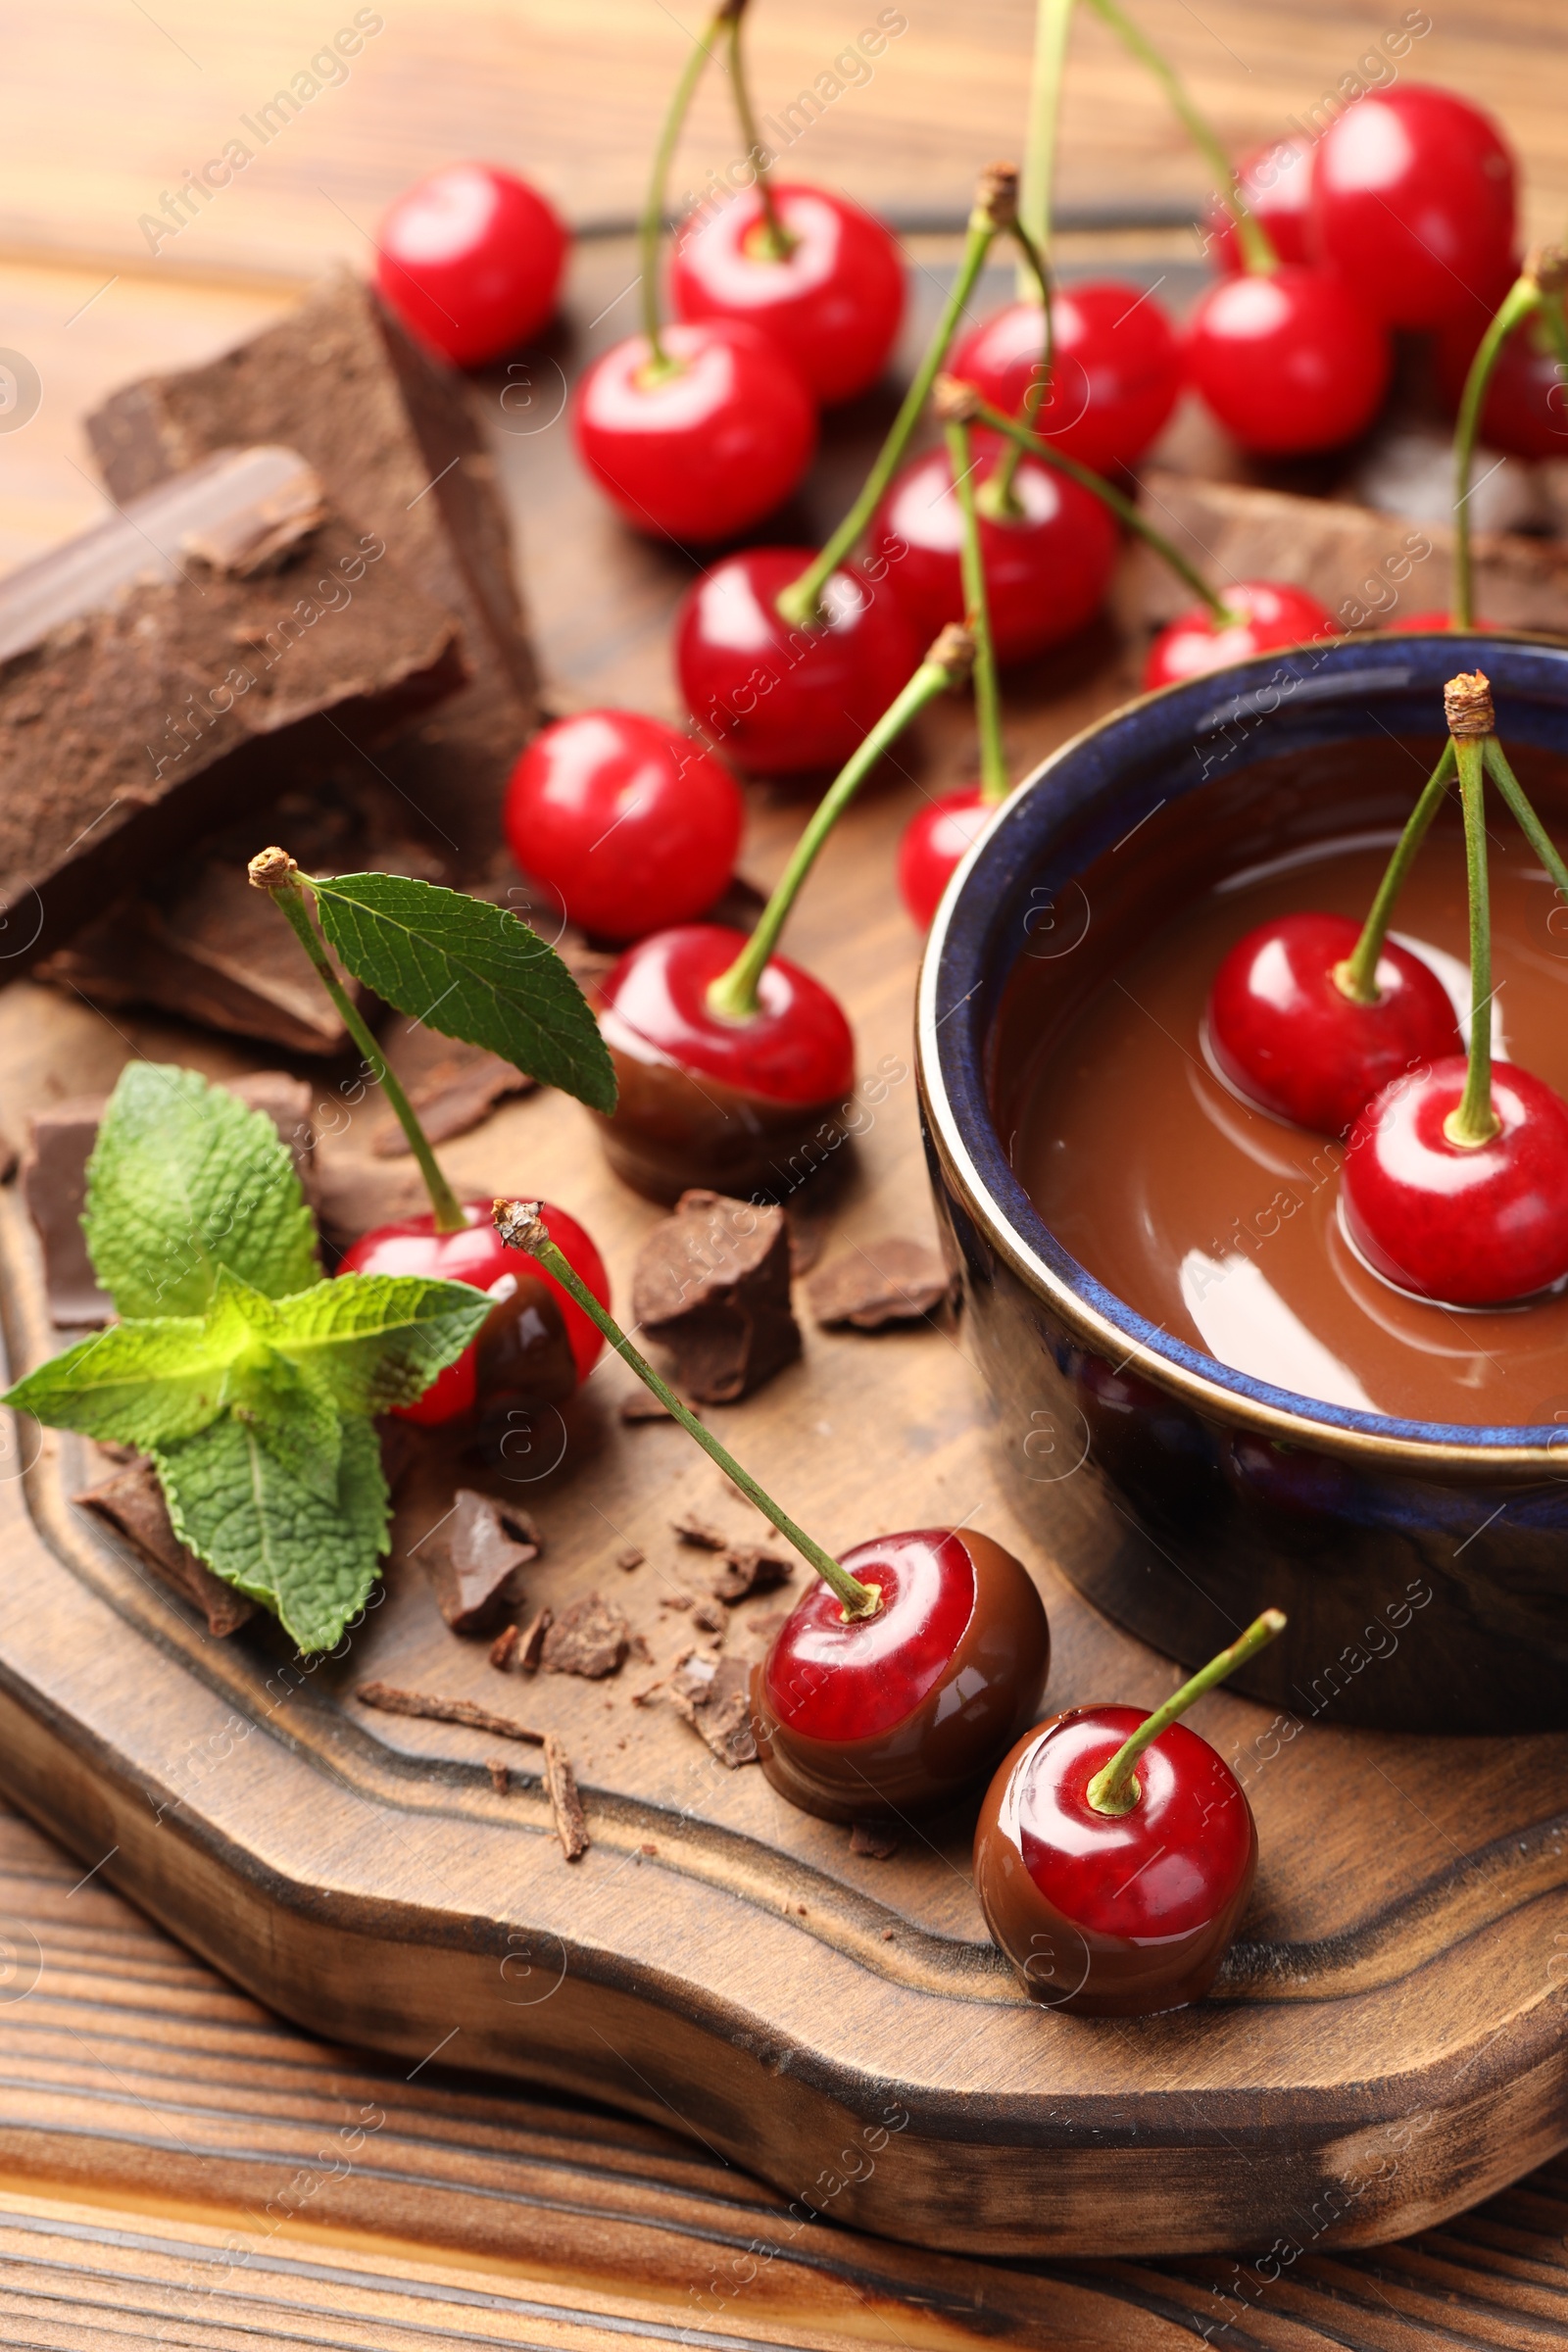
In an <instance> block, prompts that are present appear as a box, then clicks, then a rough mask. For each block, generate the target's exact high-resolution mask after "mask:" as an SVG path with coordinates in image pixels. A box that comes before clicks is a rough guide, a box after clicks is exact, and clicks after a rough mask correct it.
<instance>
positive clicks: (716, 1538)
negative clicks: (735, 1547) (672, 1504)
mask: <svg viewBox="0 0 1568 2352" xmlns="http://www.w3.org/2000/svg"><path fill="white" fill-rule="evenodd" d="M669 1524H670V1526H671V1527H672V1528H673V1529H674V1531H675V1533H676V1535H677V1536H678V1537H679V1539H680V1541H681V1542H682V1543H683V1544H696V1545H697V1547H698V1549H699V1550H701V1551H728V1549H729V1538H728V1536H726V1535H725V1533H724V1530H723V1529H722V1528H721V1527H715V1526H714V1525H713V1523H712V1521H711V1519H700V1518H699V1517H698V1515H697V1513H696V1512H695V1511H686V1512H684V1513H683V1514H682V1516H681V1517H680V1518H679V1519H672V1520H671V1521H670V1523H669Z"/></svg>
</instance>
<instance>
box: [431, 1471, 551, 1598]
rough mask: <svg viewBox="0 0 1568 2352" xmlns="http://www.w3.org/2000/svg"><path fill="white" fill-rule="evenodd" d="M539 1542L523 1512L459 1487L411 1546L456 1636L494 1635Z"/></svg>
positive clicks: (517, 1595)
mask: <svg viewBox="0 0 1568 2352" xmlns="http://www.w3.org/2000/svg"><path fill="white" fill-rule="evenodd" d="M543 1541H544V1539H543V1538H542V1537H541V1535H540V1533H539V1530H538V1528H537V1527H535V1525H534V1523H533V1521H532V1520H531V1519H530V1518H529V1517H528V1514H527V1512H526V1511H519V1510H515V1509H514V1508H513V1507H512V1505H511V1504H502V1503H498V1502H495V1501H493V1500H492V1499H491V1497H490V1496H489V1495H480V1494H478V1493H476V1492H475V1490H474V1489H473V1488H472V1487H460V1488H459V1489H458V1492H457V1495H456V1496H455V1498H454V1501H453V1508H452V1510H451V1512H450V1513H449V1515H448V1516H447V1517H446V1518H445V1519H444V1520H442V1521H441V1522H440V1523H439V1525H437V1526H436V1527H433V1528H432V1529H431V1530H430V1533H429V1534H428V1535H427V1536H425V1537H424V1538H423V1539H422V1540H421V1541H420V1542H419V1543H417V1544H415V1546H414V1556H415V1557H416V1558H417V1559H420V1560H422V1562H423V1564H424V1566H425V1567H426V1569H427V1570H428V1572H429V1575H430V1581H431V1583H432V1584H433V1585H434V1587H435V1596H436V1601H437V1603H438V1605H439V1607H440V1610H441V1614H442V1616H443V1617H444V1618H445V1619H446V1621H447V1623H448V1625H450V1626H451V1628H452V1631H453V1632H454V1633H455V1634H493V1633H494V1632H495V1630H496V1628H497V1626H498V1625H499V1624H500V1622H501V1620H502V1619H503V1618H504V1617H505V1616H506V1615H507V1614H508V1612H509V1611H510V1610H512V1609H515V1607H516V1606H517V1603H518V1602H519V1601H520V1600H521V1598H522V1590H521V1583H520V1573H521V1571H522V1569H523V1568H525V1567H526V1566H527V1564H528V1562H529V1561H530V1560H536V1559H537V1558H538V1557H539V1553H540V1550H541V1548H542V1545H543Z"/></svg>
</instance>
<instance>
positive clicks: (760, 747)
mask: <svg viewBox="0 0 1568 2352" xmlns="http://www.w3.org/2000/svg"><path fill="white" fill-rule="evenodd" d="M814 553H815V550H814V549H813V548H806V547H749V548H746V549H745V550H743V551H742V552H741V553H740V554H738V555H733V556H726V557H725V558H724V560H723V562H722V563H721V564H714V566H713V568H712V570H711V571H708V572H705V573H704V574H703V576H702V578H701V579H700V580H695V581H693V583H692V585H691V587H690V588H688V589H687V591H686V594H685V595H684V597H682V599H681V603H680V610H679V612H678V613H677V614H676V616H675V669H676V673H677V675H678V677H679V679H680V690H681V694H682V697H683V698H684V700H685V704H686V708H687V710H688V711H690V712H691V714H692V716H693V718H695V719H696V721H697V723H698V725H699V726H700V727H702V729H703V730H704V732H705V733H706V734H708V735H710V736H712V737H716V738H717V739H718V740H719V741H721V742H722V743H723V744H724V745H725V746H726V748H727V749H728V750H729V751H730V753H731V754H732V755H733V757H734V758H735V759H736V760H738V761H739V762H740V764H741V765H742V766H743V767H744V768H746V769H748V770H749V771H750V772H751V773H752V774H753V775H759V776H796V775H806V774H810V773H813V772H815V771H817V770H820V769H823V768H834V769H836V768H840V767H842V766H843V765H844V762H845V760H847V759H848V758H849V756H850V754H851V753H852V752H853V751H854V749H855V747H856V745H857V744H858V742H859V741H860V739H861V737H862V736H863V735H864V734H865V733H866V731H867V730H868V728H870V727H871V726H872V725H873V724H874V722H875V721H876V720H877V719H879V718H880V717H881V715H882V713H883V711H885V710H886V709H887V707H888V705H889V704H890V703H891V702H892V701H893V700H894V699H895V697H896V696H897V695H898V693H899V691H900V689H901V688H902V687H903V686H905V685H906V684H907V682H908V680H909V678H910V677H911V676H912V675H913V673H914V669H915V666H916V664H917V662H919V659H920V652H921V648H920V643H919V640H918V639H917V638H916V636H915V633H914V630H913V628H912V627H911V626H910V623H909V621H908V618H907V615H906V613H905V612H904V610H903V608H902V606H901V605H900V604H899V602H898V600H897V598H896V597H895V596H894V595H893V593H892V590H891V589H890V588H889V586H888V584H887V579H886V576H885V567H884V566H882V565H881V564H878V565H877V566H876V568H877V570H878V571H879V572H882V573H883V574H884V576H883V577H881V578H880V579H873V578H872V577H871V575H870V573H869V572H867V571H866V570H864V569H863V568H862V567H861V566H860V565H858V564H844V565H843V566H842V567H841V568H840V569H839V570H837V571H835V572H833V573H831V574H830V575H829V578H828V581H827V584H826V586H825V587H824V589H823V591H822V607H823V611H824V613H825V615H826V617H825V619H824V620H823V621H822V622H821V623H819V624H818V625H817V626H815V627H812V628H804V627H795V626H793V625H792V624H791V623H790V622H788V621H786V620H785V619H784V618H783V617H782V615H781V614H780V613H779V611H778V602H777V600H778V597H779V594H780V592H781V591H782V590H783V589H785V588H787V587H788V586H789V584H790V582H791V581H792V580H798V579H799V578H800V576H801V574H802V572H803V571H804V570H805V569H806V567H807V565H808V564H809V563H810V561H811V558H812V556H813V555H814Z"/></svg>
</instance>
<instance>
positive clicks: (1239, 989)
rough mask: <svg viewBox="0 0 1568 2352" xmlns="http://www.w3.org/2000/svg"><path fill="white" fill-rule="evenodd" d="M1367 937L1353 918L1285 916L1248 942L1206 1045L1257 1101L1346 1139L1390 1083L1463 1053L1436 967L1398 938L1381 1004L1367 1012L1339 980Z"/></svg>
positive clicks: (1226, 969) (1215, 1008)
mask: <svg viewBox="0 0 1568 2352" xmlns="http://www.w3.org/2000/svg"><path fill="white" fill-rule="evenodd" d="M1360 936H1361V926H1360V924H1359V923H1356V922H1352V921H1351V919H1350V917H1349V916H1348V914H1286V915H1281V916H1279V917H1277V919H1276V920H1275V921H1273V922H1270V923H1260V924H1259V925H1258V928H1257V929H1256V930H1255V931H1249V933H1248V934H1247V937H1246V938H1245V939H1239V940H1238V941H1237V943H1236V945H1235V947H1234V948H1232V950H1231V952H1230V954H1229V955H1228V956H1226V958H1225V960H1224V962H1223V963H1222V964H1221V965H1220V967H1219V970H1218V971H1217V972H1216V973H1215V975H1214V986H1213V988H1212V990H1211V991H1210V993H1209V999H1208V1015H1207V1024H1206V1026H1207V1033H1208V1049H1209V1052H1210V1054H1212V1055H1213V1058H1214V1060H1215V1062H1216V1064H1217V1065H1218V1067H1219V1069H1220V1071H1221V1073H1222V1075H1223V1076H1224V1077H1226V1078H1227V1079H1228V1080H1229V1081H1230V1083H1231V1085H1232V1086H1234V1087H1235V1089H1236V1091H1237V1093H1238V1094H1240V1095H1245V1096H1246V1097H1247V1100H1248V1101H1249V1102H1250V1103H1258V1104H1259V1105H1260V1107H1261V1108H1262V1109H1264V1110H1268V1111H1272V1112H1273V1114H1274V1116H1275V1117H1276V1118H1277V1119H1290V1120H1292V1121H1294V1123H1295V1124H1296V1125H1297V1126H1298V1127H1314V1128H1316V1129H1317V1130H1318V1131H1319V1132H1320V1133H1321V1134H1323V1135H1345V1134H1347V1133H1348V1131H1349V1129H1350V1128H1351V1126H1353V1124H1354V1123H1355V1121H1356V1120H1357V1119H1358V1118H1359V1117H1360V1115H1361V1112H1362V1111H1363V1110H1364V1109H1365V1108H1366V1105H1367V1104H1368V1103H1370V1102H1371V1100H1372V1098H1373V1096H1374V1095H1378V1094H1381V1093H1382V1092H1383V1089H1384V1088H1385V1087H1386V1086H1387V1085H1388V1084H1389V1083H1390V1081H1391V1080H1393V1079H1395V1078H1398V1077H1401V1076H1403V1074H1404V1073H1405V1072H1406V1071H1408V1070H1412V1069H1416V1068H1418V1067H1420V1066H1421V1065H1422V1064H1423V1063H1425V1062H1429V1061H1436V1060H1441V1059H1442V1058H1443V1057H1444V1056H1445V1055H1446V1054H1458V1053H1462V1052H1463V1050H1464V1048H1463V1040H1462V1039H1461V1037H1460V1035H1459V1025H1458V1022H1457V1021H1456V1020H1455V1019H1454V1014H1453V1006H1452V1005H1451V1004H1450V1002H1449V1000H1448V993H1447V991H1446V988H1445V987H1444V985H1443V983H1442V981H1441V980H1440V979H1439V978H1438V975H1437V973H1436V972H1435V971H1434V970H1433V969H1432V967H1431V965H1430V964H1426V963H1423V962H1422V961H1421V959H1420V957H1419V956H1412V955H1411V954H1410V952H1409V950H1408V949H1407V948H1401V947H1399V946H1397V944H1396V943H1395V942H1394V941H1393V940H1386V941H1385V942H1384V947H1383V953H1382V955H1381V956H1379V957H1378V967H1377V985H1378V991H1379V1002H1378V1003H1377V1004H1376V1005H1358V1004H1356V1003H1355V1002H1354V1001H1353V1000H1352V999H1351V998H1349V997H1348V996H1347V995H1346V994H1345V991H1344V990H1343V989H1342V988H1340V987H1339V986H1338V985H1337V983H1336V982H1335V979H1334V967H1335V966H1336V964H1340V963H1344V962H1345V961H1347V959H1348V957H1349V956H1350V955H1351V953H1352V952H1353V950H1354V948H1355V944H1356V941H1357V940H1358V939H1359V938H1360Z"/></svg>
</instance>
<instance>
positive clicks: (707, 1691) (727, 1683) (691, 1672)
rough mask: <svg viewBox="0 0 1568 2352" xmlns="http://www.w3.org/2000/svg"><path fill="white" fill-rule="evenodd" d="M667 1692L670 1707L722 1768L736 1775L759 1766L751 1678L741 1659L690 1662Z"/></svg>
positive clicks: (674, 1675) (709, 1659)
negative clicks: (744, 1767) (747, 1767)
mask: <svg viewBox="0 0 1568 2352" xmlns="http://www.w3.org/2000/svg"><path fill="white" fill-rule="evenodd" d="M666 1688H667V1690H668V1693H669V1699H670V1704H671V1705H672V1706H673V1707H674V1708H675V1710H676V1712H677V1713H678V1714H680V1715H682V1716H684V1718H685V1720H686V1721H687V1722H688V1723H689V1724H690V1725H691V1727H692V1729H693V1731H694V1732H696V1733H698V1734H699V1736H700V1737H701V1738H702V1739H703V1740H706V1741H707V1743H708V1745H709V1746H710V1747H711V1749H712V1751H713V1753H714V1755H715V1756H717V1758H718V1760H719V1762H720V1763H721V1764H727V1765H728V1766H729V1767H730V1770H731V1771H732V1772H733V1771H736V1770H738V1769H739V1767H740V1766H741V1765H742V1764H755V1763H756V1761H757V1741H756V1739H755V1738H754V1737H753V1733H752V1703H751V1677H750V1674H749V1673H748V1670H747V1669H746V1667H744V1666H743V1665H742V1664H741V1663H740V1661H739V1659H737V1658H718V1659H713V1658H706V1657H690V1658H687V1659H686V1660H685V1661H684V1663H683V1664H682V1665H681V1667H680V1668H679V1670H678V1671H677V1672H676V1673H675V1674H673V1675H672V1676H671V1677H670V1680H669V1682H668V1684H667V1686H666Z"/></svg>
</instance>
